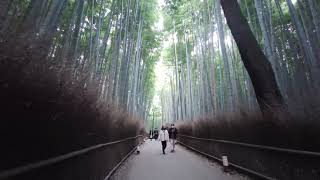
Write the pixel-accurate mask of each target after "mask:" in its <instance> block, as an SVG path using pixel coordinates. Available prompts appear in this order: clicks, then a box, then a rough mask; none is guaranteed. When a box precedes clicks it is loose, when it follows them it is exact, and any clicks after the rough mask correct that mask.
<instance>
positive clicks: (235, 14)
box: [221, 0, 287, 120]
mask: <svg viewBox="0 0 320 180" xmlns="http://www.w3.org/2000/svg"><path fill="white" fill-rule="evenodd" d="M221 5H222V8H223V11H224V14H225V16H226V19H227V23H228V26H229V28H230V29H231V33H232V35H233V37H234V39H235V41H236V43H237V46H238V49H239V52H240V55H241V58H242V61H243V63H244V65H245V67H246V69H247V71H248V73H249V75H250V78H251V81H252V84H253V86H254V90H255V93H256V96H257V100H258V103H259V106H260V109H261V111H262V113H263V115H264V117H265V118H270V117H271V118H275V119H279V118H281V115H283V113H274V111H276V112H286V111H287V106H286V104H285V102H284V100H283V97H282V95H281V93H280V90H279V87H278V85H277V83H276V79H275V75H274V72H273V70H272V67H271V64H270V63H269V61H268V59H267V57H266V56H265V55H264V54H263V52H262V50H261V49H260V47H259V44H258V42H257V40H256V39H255V37H254V35H253V33H252V32H251V30H250V27H249V24H248V22H247V20H246V19H245V17H244V16H243V14H242V13H241V9H240V7H239V5H238V3H237V1H236V0H221ZM279 120H280V119H279Z"/></svg>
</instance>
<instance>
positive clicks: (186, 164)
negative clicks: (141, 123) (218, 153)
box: [112, 140, 248, 180]
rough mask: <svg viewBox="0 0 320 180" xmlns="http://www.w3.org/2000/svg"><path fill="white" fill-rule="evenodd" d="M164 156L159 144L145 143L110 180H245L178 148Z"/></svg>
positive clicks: (243, 177)
mask: <svg viewBox="0 0 320 180" xmlns="http://www.w3.org/2000/svg"><path fill="white" fill-rule="evenodd" d="M170 148H171V145H170V144H168V147H167V150H166V151H167V154H165V155H163V154H162V150H161V145H160V142H158V141H150V140H147V141H146V142H145V143H144V145H143V146H142V147H141V154H139V155H136V154H134V155H132V156H131V157H130V158H129V159H128V160H127V162H126V163H125V164H124V165H123V166H122V167H121V168H120V169H119V170H118V172H116V174H115V175H114V177H113V178H112V180H180V179H181V180H247V179H248V178H247V177H245V176H242V175H239V174H237V173H233V174H227V173H224V172H223V170H222V168H221V166H220V165H218V164H216V163H213V162H211V161H209V160H208V159H206V158H204V157H201V156H199V155H197V154H195V153H193V152H191V151H189V150H187V149H185V148H184V147H181V146H176V152H175V153H170V150H171V149H170Z"/></svg>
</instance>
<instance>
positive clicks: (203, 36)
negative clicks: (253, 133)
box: [162, 0, 320, 121]
mask: <svg viewBox="0 0 320 180" xmlns="http://www.w3.org/2000/svg"><path fill="white" fill-rule="evenodd" d="M238 3H239V5H240V6H241V9H242V13H243V14H244V15H245V16H246V18H247V21H248V23H249V25H250V28H251V30H252V32H253V33H254V34H255V37H256V39H257V40H258V42H259V43H260V46H261V48H262V49H263V50H264V53H265V55H266V56H267V57H268V60H269V61H270V63H271V65H272V68H273V71H274V72H275V75H276V80H277V83H278V86H279V87H280V90H281V93H282V96H283V97H284V99H285V101H286V103H287V104H288V107H289V111H298V110H303V109H307V108H308V107H312V104H313V105H314V103H315V102H314V101H310V97H312V96H317V95H318V94H319V78H318V77H319V75H318V73H319V70H320V66H319V53H318V52H320V49H319V44H320V43H319V37H318V36H319V20H318V19H319V13H318V11H319V10H320V8H319V7H320V6H319V5H320V4H319V2H317V1H315V0H305V1H300V0H298V1H294V0H244V1H238ZM163 13H164V15H165V17H166V18H165V26H166V27H165V29H166V33H167V34H168V36H174V37H175V39H176V41H172V43H171V44H172V45H171V47H170V48H169V49H166V50H165V52H166V56H165V57H166V61H167V62H168V63H169V64H171V65H173V66H174V68H172V71H173V74H174V75H173V77H172V79H171V81H172V85H171V88H169V90H167V91H168V93H171V94H168V93H163V96H168V97H162V99H163V101H164V103H165V104H166V105H165V106H166V107H172V109H171V110H168V109H167V108H165V109H164V113H165V114H166V115H165V116H164V117H166V121H177V120H192V119H195V118H199V117H201V116H205V115H212V116H215V115H216V114H218V113H226V112H231V113H239V112H240V111H241V109H243V110H249V111H257V110H258V104H257V100H256V97H255V93H254V90H253V86H252V84H251V80H250V78H249V75H248V73H247V71H246V69H245V68H244V65H243V63H242V61H241V57H240V54H239V52H238V48H237V46H236V44H235V41H234V40H233V38H232V35H231V33H230V30H229V28H228V26H227V24H226V20H225V18H224V14H223V11H222V9H221V5H220V2H219V1H216V0H203V1H196V0H191V1H189V0H188V1H187V0H166V6H165V7H164V12H163ZM176 49H178V50H176ZM179 49H181V50H179ZM177 69H178V70H177ZM171 96H172V98H169V97H171ZM168 99H170V100H168ZM171 104H172V105H171Z"/></svg>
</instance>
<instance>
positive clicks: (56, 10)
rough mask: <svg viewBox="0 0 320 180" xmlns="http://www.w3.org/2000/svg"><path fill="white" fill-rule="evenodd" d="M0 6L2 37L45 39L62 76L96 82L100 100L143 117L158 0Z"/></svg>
mask: <svg viewBox="0 0 320 180" xmlns="http://www.w3.org/2000/svg"><path fill="white" fill-rule="evenodd" d="M0 8H1V10H0V11H1V14H0V16H1V17H0V18H1V29H0V32H1V33H0V34H1V36H0V40H1V41H2V40H5V39H6V36H8V34H12V35H17V36H18V37H20V38H19V40H17V41H19V43H20V44H21V46H22V44H23V45H25V46H28V47H30V48H31V47H36V44H41V43H44V42H45V44H46V45H47V46H46V47H47V48H46V49H45V50H43V54H44V57H45V59H46V61H47V62H48V63H49V64H51V66H54V68H56V69H57V73H58V76H59V78H60V79H61V81H62V80H63V79H65V78H67V77H68V78H69V79H71V81H74V82H76V81H77V82H81V83H80V84H81V85H80V86H81V87H79V88H86V87H87V86H88V85H89V84H95V86H96V92H97V95H96V96H97V99H98V101H99V102H103V103H105V102H107V103H109V104H110V105H113V106H117V107H119V108H122V109H124V110H126V111H128V112H131V113H132V114H134V115H136V116H139V117H141V118H143V119H144V118H145V117H146V115H147V114H148V109H149V106H150V104H151V103H150V102H151V100H152V97H153V94H152V93H153V90H152V89H153V79H154V76H153V74H154V72H153V68H154V64H155V62H156V60H157V57H158V56H159V52H158V50H157V47H158V46H159V43H160V38H161V36H160V33H159V32H156V31H155V30H153V28H152V26H153V24H154V23H155V22H156V16H157V13H156V12H157V11H156V1H154V0H152V1H150V0H143V1H141V0H76V1H75V0H62V1H60V0H31V1H28V0H24V1H17V0H14V1H6V2H4V3H3V4H2V2H1V7H0ZM36 50H37V51H39V49H36V48H35V51H36ZM70 77H71V78H70ZM71 83H72V82H71Z"/></svg>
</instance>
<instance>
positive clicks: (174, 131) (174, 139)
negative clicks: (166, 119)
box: [169, 124, 178, 152]
mask: <svg viewBox="0 0 320 180" xmlns="http://www.w3.org/2000/svg"><path fill="white" fill-rule="evenodd" d="M177 135H178V130H177V128H176V127H175V126H174V124H171V127H170V129H169V138H170V143H171V146H172V150H171V152H174V151H175V150H174V148H175V146H176V142H177Z"/></svg>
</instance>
